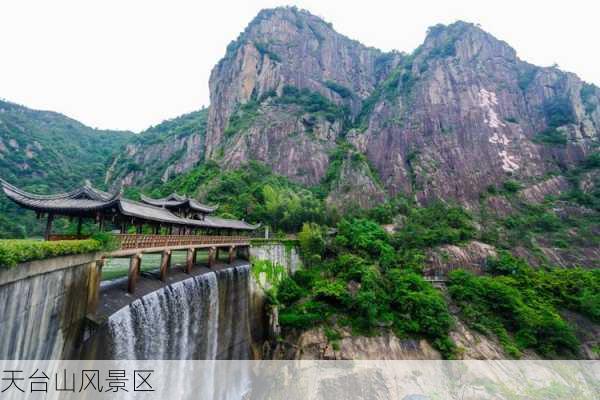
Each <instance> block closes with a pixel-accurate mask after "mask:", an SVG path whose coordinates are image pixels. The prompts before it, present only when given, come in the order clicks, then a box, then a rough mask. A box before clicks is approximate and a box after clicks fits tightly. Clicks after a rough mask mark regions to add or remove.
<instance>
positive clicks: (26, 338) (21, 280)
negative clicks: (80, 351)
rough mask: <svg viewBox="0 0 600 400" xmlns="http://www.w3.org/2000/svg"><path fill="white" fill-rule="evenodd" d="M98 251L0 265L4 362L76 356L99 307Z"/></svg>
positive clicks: (0, 328) (0, 346) (0, 356)
mask: <svg viewBox="0 0 600 400" xmlns="http://www.w3.org/2000/svg"><path fill="white" fill-rule="evenodd" d="M98 259H99V254H96V253H90V254H79V255H72V256H64V257H55V258H49V259H45V260H40V261H31V262H27V263H22V264H19V265H17V266H15V267H14V268H10V269H0V310H1V311H0V360H14V359H21V360H33V359H38V360H49V359H64V358H70V357H71V356H72V352H73V349H74V348H75V347H76V345H77V343H78V342H79V341H80V340H81V335H82V332H83V327H84V323H85V316H86V314H87V313H88V311H89V310H90V309H92V308H94V307H95V301H96V299H97V296H96V290H97V289H96V288H97V286H98V285H97V283H98V280H99V278H100V265H99V263H98V262H97V261H98Z"/></svg>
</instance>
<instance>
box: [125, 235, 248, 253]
mask: <svg viewBox="0 0 600 400" xmlns="http://www.w3.org/2000/svg"><path fill="white" fill-rule="evenodd" d="M115 237H116V238H117V240H118V241H119V244H120V246H119V248H120V250H130V249H147V248H158V247H177V246H202V245H211V244H215V245H219V244H238V245H241V244H244V245H247V244H249V243H250V238H249V237H247V236H200V235H137V234H117V235H115Z"/></svg>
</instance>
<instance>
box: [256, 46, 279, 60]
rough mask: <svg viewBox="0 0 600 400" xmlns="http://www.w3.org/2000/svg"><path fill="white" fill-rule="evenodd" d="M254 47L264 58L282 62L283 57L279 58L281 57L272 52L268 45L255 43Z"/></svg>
mask: <svg viewBox="0 0 600 400" xmlns="http://www.w3.org/2000/svg"><path fill="white" fill-rule="evenodd" d="M254 47H256V50H258V52H259V53H260V54H261V55H262V56H263V57H264V56H265V55H266V56H269V58H270V59H271V60H273V61H275V62H278V63H279V62H281V57H279V55H278V54H277V53H275V52H274V51H272V50H269V47H268V44H266V43H259V42H254Z"/></svg>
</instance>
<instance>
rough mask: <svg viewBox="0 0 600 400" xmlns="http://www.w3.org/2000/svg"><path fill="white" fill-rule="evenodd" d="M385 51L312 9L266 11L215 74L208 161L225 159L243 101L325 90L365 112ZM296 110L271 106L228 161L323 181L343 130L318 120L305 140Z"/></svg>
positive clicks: (230, 151) (312, 181) (336, 99)
mask: <svg viewBox="0 0 600 400" xmlns="http://www.w3.org/2000/svg"><path fill="white" fill-rule="evenodd" d="M381 54H382V53H381V52H380V51H378V50H376V49H372V48H367V47H366V46H363V45H361V44H360V43H358V42H355V41H353V40H350V39H348V38H346V37H344V36H342V35H340V34H338V33H337V32H335V31H334V30H333V29H332V27H331V26H330V25H329V24H327V23H325V22H324V21H323V20H321V19H320V18H318V17H315V16H313V15H311V14H309V13H308V12H305V11H299V10H296V9H293V8H278V9H273V10H264V11H261V12H260V13H259V15H258V16H257V17H256V18H255V20H254V21H253V22H251V23H250V25H248V27H247V28H246V30H245V31H244V32H243V33H242V34H241V35H240V37H239V38H238V39H237V40H236V41H234V42H232V43H231V44H230V45H229V46H228V48H227V54H226V55H225V57H224V58H223V59H222V60H221V61H220V62H219V63H218V64H217V66H215V68H214V69H213V71H212V73H211V78H210V91H211V110H210V113H209V118H208V131H207V140H206V154H207V156H208V158H212V159H215V158H216V159H218V158H219V156H220V152H219V148H220V146H221V145H223V144H224V143H226V142H227V138H226V137H225V135H224V131H225V129H226V128H227V126H228V121H229V118H230V117H231V115H232V114H233V113H234V112H235V110H236V109H237V107H239V105H240V104H245V103H247V102H248V101H250V100H252V99H260V98H261V96H263V95H265V94H267V93H269V92H271V91H275V92H277V93H278V94H281V91H282V90H283V87H284V86H293V87H297V88H304V89H309V90H311V91H314V92H318V93H320V94H322V95H323V96H325V97H326V98H328V99H330V100H331V101H333V102H335V103H336V104H344V105H345V106H347V107H348V108H349V110H350V111H351V112H353V113H358V112H359V110H360V107H361V99H363V98H366V97H367V96H368V95H369V94H370V93H371V92H372V91H373V90H374V88H375V85H376V83H377V71H376V60H377V57H379V56H380V55H381ZM331 82H335V83H336V84H338V85H340V86H342V87H344V88H346V89H348V90H349V91H350V92H351V93H352V95H348V96H347V97H343V95H341V94H340V93H339V89H338V91H337V92H336V91H335V90H333V89H331V88H330V87H328V85H329V86H331ZM294 111H295V110H287V112H277V111H275V110H272V109H269V108H268V107H266V108H265V109H264V114H265V115H264V116H263V118H260V120H259V121H258V122H257V123H256V124H255V125H254V126H252V128H250V129H249V130H248V132H247V134H246V135H244V139H243V140H245V141H246V142H247V143H246V144H245V145H242V144H241V143H240V141H241V140H242V139H236V140H235V141H234V145H233V147H231V146H229V145H226V146H225V149H224V151H223V156H224V158H223V164H224V165H226V166H228V167H229V166H236V165H238V164H239V163H242V162H245V161H248V160H249V159H257V160H260V161H263V162H266V163H268V164H270V165H272V166H274V169H275V170H276V171H277V172H280V173H283V174H284V175H287V176H289V177H290V178H292V179H294V180H296V181H299V182H302V183H309V184H316V183H318V181H319V180H320V179H321V178H322V177H323V175H324V172H325V169H326V167H327V164H328V158H329V157H328V150H330V149H331V148H332V147H333V146H334V145H335V139H336V138H337V137H339V136H340V135H341V134H342V130H341V126H331V123H327V122H326V121H325V122H324V121H317V123H316V126H315V127H314V128H313V129H312V130H313V132H315V134H314V135H313V134H311V135H310V137H306V135H304V134H303V133H304V132H305V130H306V129H305V126H303V124H302V122H301V118H302V116H298V115H296V113H295V112H294ZM265 125H270V126H265ZM338 125H339V123H338ZM299 154H300V155H299ZM299 170H302V171H304V176H303V175H302V174H301V173H300V172H299Z"/></svg>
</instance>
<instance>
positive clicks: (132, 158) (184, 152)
mask: <svg viewBox="0 0 600 400" xmlns="http://www.w3.org/2000/svg"><path fill="white" fill-rule="evenodd" d="M207 114H208V110H207V109H202V110H200V111H195V112H191V113H189V114H184V115H182V116H180V117H177V118H173V119H171V120H167V121H164V122H162V123H160V124H158V125H156V126H153V127H151V128H149V129H147V130H145V131H144V132H142V133H140V134H139V135H137V136H136V137H135V139H134V140H132V141H131V142H130V143H128V144H127V146H126V147H125V150H124V151H123V152H122V153H120V154H117V156H116V157H115V158H114V159H113V162H112V164H111V165H110V167H109V169H108V170H107V172H106V177H105V182H106V183H107V184H112V185H113V186H120V185H123V186H142V187H143V186H146V187H148V186H153V185H154V186H155V185H157V184H160V183H162V182H166V181H167V180H168V179H169V178H171V177H172V176H174V175H176V174H181V173H184V172H186V171H189V170H190V169H191V168H193V167H194V166H196V165H197V164H198V163H199V162H201V161H202V160H203V159H204V137H205V132H206V117H207Z"/></svg>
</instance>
